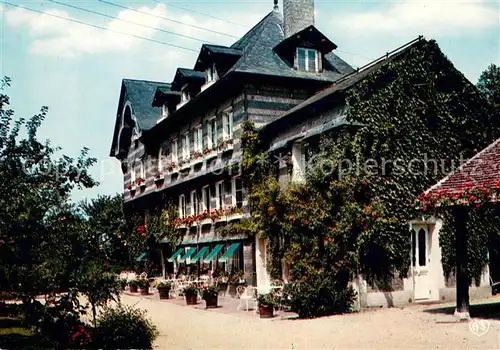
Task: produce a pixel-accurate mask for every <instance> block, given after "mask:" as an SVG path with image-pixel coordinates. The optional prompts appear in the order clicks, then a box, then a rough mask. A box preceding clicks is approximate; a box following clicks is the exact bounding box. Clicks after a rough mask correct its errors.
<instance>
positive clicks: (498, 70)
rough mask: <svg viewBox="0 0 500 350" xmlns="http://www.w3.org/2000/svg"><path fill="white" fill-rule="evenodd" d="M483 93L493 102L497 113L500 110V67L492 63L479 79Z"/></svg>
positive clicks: (492, 104)
mask: <svg viewBox="0 0 500 350" xmlns="http://www.w3.org/2000/svg"><path fill="white" fill-rule="evenodd" d="M477 88H478V89H479V92H480V93H481V95H482V96H483V97H484V98H485V99H486V100H487V101H488V102H489V103H490V104H491V106H492V107H493V108H494V111H495V113H496V114H498V113H499V112H500V67H499V66H497V65H495V64H490V65H489V66H488V68H487V69H486V70H485V71H483V72H482V73H481V76H480V77H479V80H478V81H477Z"/></svg>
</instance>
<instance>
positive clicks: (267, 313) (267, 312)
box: [259, 305, 274, 318]
mask: <svg viewBox="0 0 500 350" xmlns="http://www.w3.org/2000/svg"><path fill="white" fill-rule="evenodd" d="M259 314H260V318H273V317H274V308H273V307H272V306H260V305H259Z"/></svg>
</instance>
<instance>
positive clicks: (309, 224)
mask: <svg viewBox="0 0 500 350" xmlns="http://www.w3.org/2000/svg"><path fill="white" fill-rule="evenodd" d="M344 98H345V114H346V117H347V121H349V122H352V123H353V124H354V123H356V124H361V125H364V127H361V128H358V129H354V128H349V127H346V128H343V129H338V130H336V131H335V132H332V133H331V134H329V135H324V136H323V138H322V140H321V142H320V143H319V145H317V147H316V149H314V152H313V153H314V160H313V161H311V162H309V164H308V169H307V170H308V171H307V177H306V183H305V184H304V185H298V184H289V185H288V186H286V187H285V186H283V185H281V186H280V184H279V182H278V180H277V179H276V175H277V172H276V169H275V168H274V167H273V166H272V165H271V164H269V163H268V162H267V161H266V157H265V156H264V154H263V153H261V145H260V142H261V141H260V140H259V138H258V137H257V134H258V132H257V130H255V129H253V128H252V125H251V124H250V123H247V124H245V125H244V128H243V136H242V142H243V147H244V160H243V175H244V177H245V180H246V184H247V188H248V190H249V202H250V206H251V212H252V219H251V220H252V227H253V231H254V232H255V233H256V234H260V235H261V236H262V237H265V238H268V241H269V247H268V248H269V251H270V254H269V255H268V256H269V259H270V261H269V262H268V266H269V269H270V272H271V274H272V275H275V276H276V277H281V268H282V262H283V261H284V262H288V263H289V264H290V265H291V268H292V269H291V277H292V280H295V281H301V280H303V279H304V278H306V276H308V275H310V274H311V270H310V269H314V271H320V270H323V271H327V272H328V273H333V274H339V273H345V274H346V275H347V276H349V278H345V279H343V280H344V281H346V282H344V283H345V284H347V281H349V280H350V278H352V277H354V276H356V275H357V274H362V275H363V276H364V277H365V278H367V279H368V281H369V282H371V281H374V280H375V279H376V280H379V281H380V280H385V281H390V280H391V279H392V278H393V277H394V275H395V273H398V274H399V275H400V276H401V277H405V276H407V273H408V270H409V264H410V262H411V261H410V259H409V258H408V257H409V256H410V249H411V244H410V242H411V241H410V232H409V225H408V221H409V220H411V219H413V218H417V217H421V216H422V214H423V213H421V212H419V210H418V209H417V208H416V207H415V205H414V203H415V199H416V198H417V197H418V195H419V194H420V193H422V192H423V191H425V190H426V189H427V188H429V187H430V186H431V185H433V184H434V183H436V182H437V181H438V180H440V179H441V178H443V177H444V176H445V175H446V174H447V173H448V172H449V171H450V170H451V169H452V168H456V167H458V166H459V165H460V162H459V161H460V160H461V159H467V158H469V157H471V156H472V155H474V154H475V153H477V152H478V151H480V150H481V149H482V148H484V147H485V146H487V145H488V144H489V143H491V142H492V141H493V140H494V139H495V138H496V137H498V136H499V135H500V127H499V123H498V120H497V119H496V118H495V117H494V116H492V115H491V114H490V113H488V111H489V107H488V104H487V103H486V101H485V100H484V99H483V98H482V97H481V96H480V94H479V92H478V91H477V89H476V88H475V87H474V86H473V85H472V84H470V83H469V82H468V81H467V80H466V78H465V77H464V76H463V75H462V74H461V73H460V72H458V71H457V70H456V69H455V68H454V67H453V65H452V63H451V62H450V61H449V60H448V59H447V58H446V57H445V56H444V55H443V53H442V52H441V51H440V49H439V47H438V45H437V44H436V43H435V42H434V41H427V40H421V41H419V42H418V43H416V44H414V45H412V46H411V47H410V48H407V49H405V50H404V51H402V52H401V53H399V54H398V55H396V56H395V57H394V58H391V59H390V60H388V61H387V62H385V63H384V64H383V65H381V67H379V68H378V69H376V70H373V71H372V72H371V74H369V75H368V76H366V77H365V78H364V79H363V80H361V81H360V82H359V83H357V84H356V85H355V86H354V87H353V88H351V89H349V90H348V91H347V92H345V95H344ZM311 149H313V147H311ZM471 222H473V223H474V224H476V226H475V231H474V232H475V233H474V235H475V237H474V239H472V240H470V244H471V247H470V248H469V250H470V260H469V261H470V270H471V271H475V272H477V271H480V270H481V269H482V268H483V266H484V263H485V261H486V260H485V251H486V250H485V248H484V242H485V240H484V238H481V237H483V233H484V232H485V230H486V228H485V227H484V224H483V223H482V222H481V220H480V218H479V217H475V218H472V219H471ZM479 232H482V233H479ZM450 237H451V236H450V235H446V234H443V235H442V236H441V246H442V247H443V250H444V251H443V256H444V258H443V262H445V265H446V261H448V262H451V261H454V252H453V250H454V248H453V247H454V246H453V242H451V240H450ZM449 267H451V265H450V266H449ZM450 271H451V269H448V267H446V266H445V272H448V273H449V272H450Z"/></svg>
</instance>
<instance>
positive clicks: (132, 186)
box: [127, 182, 137, 192]
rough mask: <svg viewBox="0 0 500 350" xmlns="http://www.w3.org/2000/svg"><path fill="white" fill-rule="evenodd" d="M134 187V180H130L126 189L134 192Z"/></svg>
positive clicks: (135, 187)
mask: <svg viewBox="0 0 500 350" xmlns="http://www.w3.org/2000/svg"><path fill="white" fill-rule="evenodd" d="M136 189H137V186H136V184H135V182H132V183H131V184H128V185H127V190H129V191H130V192H135V190H136Z"/></svg>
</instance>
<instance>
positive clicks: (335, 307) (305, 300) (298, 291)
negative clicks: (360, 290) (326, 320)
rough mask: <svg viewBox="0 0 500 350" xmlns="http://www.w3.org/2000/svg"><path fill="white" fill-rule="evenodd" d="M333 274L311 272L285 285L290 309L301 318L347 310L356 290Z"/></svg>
mask: <svg viewBox="0 0 500 350" xmlns="http://www.w3.org/2000/svg"><path fill="white" fill-rule="evenodd" d="M336 277H337V276H335V274H333V273H332V274H324V273H322V272H316V273H311V274H309V275H307V276H304V277H303V278H302V279H300V280H298V281H295V282H292V283H290V284H288V285H286V286H285V295H286V298H287V299H288V302H287V303H288V304H289V305H290V307H291V309H292V311H294V312H296V313H297V314H298V315H299V317H301V318H310V317H320V316H328V315H334V314H342V313H346V312H349V311H350V310H351V307H352V305H353V303H354V299H355V297H356V292H355V291H354V290H353V289H352V288H351V287H349V286H347V282H345V281H342V279H338V278H336Z"/></svg>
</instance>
